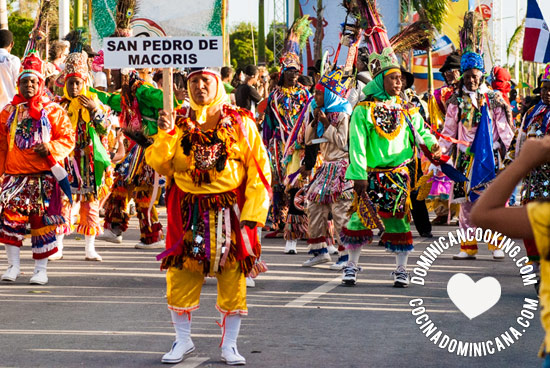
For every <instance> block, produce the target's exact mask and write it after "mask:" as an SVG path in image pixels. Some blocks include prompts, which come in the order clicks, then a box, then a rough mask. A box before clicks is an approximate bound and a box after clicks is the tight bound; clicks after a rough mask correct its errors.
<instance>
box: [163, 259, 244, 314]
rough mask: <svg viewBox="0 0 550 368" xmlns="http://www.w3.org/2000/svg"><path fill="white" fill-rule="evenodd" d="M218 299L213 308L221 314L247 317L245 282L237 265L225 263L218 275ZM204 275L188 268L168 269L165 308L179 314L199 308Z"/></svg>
mask: <svg viewBox="0 0 550 368" xmlns="http://www.w3.org/2000/svg"><path fill="white" fill-rule="evenodd" d="M216 278H217V279H218V298H217V300H216V308H217V309H218V310H219V311H220V312H221V313H223V314H229V315H233V314H238V315H247V314H248V309H247V307H246V281H245V277H244V274H243V272H242V271H241V266H240V264H239V263H238V262H234V263H233V264H226V265H225V266H224V268H223V272H221V273H217V274H216ZM203 283H204V275H203V273H202V272H194V271H189V270H187V269H185V268H184V269H181V270H180V269H177V268H175V267H170V268H168V271H167V272H166V287H167V291H166V297H167V301H168V309H170V310H173V311H174V312H177V313H178V314H183V313H190V312H192V311H194V310H197V309H199V304H200V296H201V290H202V285H203Z"/></svg>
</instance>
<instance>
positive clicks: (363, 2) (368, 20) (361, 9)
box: [342, 0, 399, 77]
mask: <svg viewBox="0 0 550 368" xmlns="http://www.w3.org/2000/svg"><path fill="white" fill-rule="evenodd" d="M342 5H343V6H344V8H346V10H347V11H348V13H349V14H350V15H352V16H353V17H355V18H356V21H357V25H358V26H359V27H361V28H362V29H363V30H364V34H365V42H366V44H367V49H368V50H369V53H370V55H369V70H370V72H371V75H372V76H373V77H376V76H377V75H378V74H380V73H381V72H383V71H385V70H388V69H391V68H399V64H398V60H397V56H395V53H394V51H393V49H392V46H391V43H390V40H389V38H388V32H387V31H386V27H385V26H384V23H383V22H382V18H381V17H380V14H379V13H378V10H377V8H376V0H343V2H342Z"/></svg>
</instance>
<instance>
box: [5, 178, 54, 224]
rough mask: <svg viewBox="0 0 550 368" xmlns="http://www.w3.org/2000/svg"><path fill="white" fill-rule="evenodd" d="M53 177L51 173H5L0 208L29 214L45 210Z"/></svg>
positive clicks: (52, 187) (51, 191) (52, 186)
mask: <svg viewBox="0 0 550 368" xmlns="http://www.w3.org/2000/svg"><path fill="white" fill-rule="evenodd" d="M55 183H56V181H55V178H54V177H53V176H52V174H51V173H49V172H47V173H41V174H29V175H9V174H8V175H6V176H5V177H4V180H3V182H2V189H1V192H0V209H3V208H9V209H13V210H15V211H16V212H18V213H21V214H25V215H30V214H31V213H41V212H43V211H44V210H45V208H46V206H47V205H48V203H49V200H50V198H52V194H53V189H54V186H55Z"/></svg>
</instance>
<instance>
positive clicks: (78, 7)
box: [74, 0, 84, 29]
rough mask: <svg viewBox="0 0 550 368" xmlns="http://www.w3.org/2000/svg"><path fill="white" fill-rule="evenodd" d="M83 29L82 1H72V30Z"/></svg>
mask: <svg viewBox="0 0 550 368" xmlns="http://www.w3.org/2000/svg"><path fill="white" fill-rule="evenodd" d="M82 27H84V4H83V0H74V29H77V28H82Z"/></svg>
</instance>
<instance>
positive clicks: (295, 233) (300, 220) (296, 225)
mask: <svg viewBox="0 0 550 368" xmlns="http://www.w3.org/2000/svg"><path fill="white" fill-rule="evenodd" d="M307 229H308V218H307V215H291V214H288V215H287V218H286V224H285V232H284V239H285V240H296V239H303V238H307Z"/></svg>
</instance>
